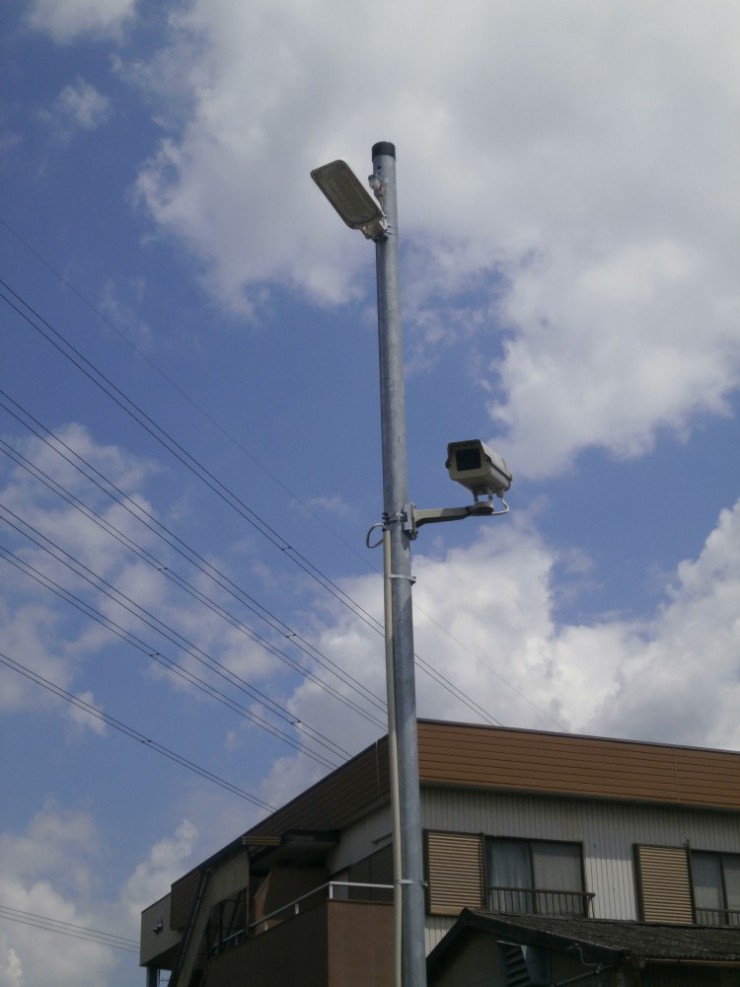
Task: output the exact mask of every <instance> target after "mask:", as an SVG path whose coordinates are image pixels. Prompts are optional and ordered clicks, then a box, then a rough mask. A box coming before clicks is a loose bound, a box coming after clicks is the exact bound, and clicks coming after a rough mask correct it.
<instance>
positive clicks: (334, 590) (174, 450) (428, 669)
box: [0, 220, 560, 726]
mask: <svg viewBox="0 0 740 987" xmlns="http://www.w3.org/2000/svg"><path fill="white" fill-rule="evenodd" d="M0 221H2V220H0ZM4 225H5V226H6V227H7V224H4ZM8 228H9V227H8ZM9 229H10V228H9ZM11 232H12V233H13V234H14V235H16V234H15V231H13V230H11ZM47 266H50V265H47ZM55 273H56V272H55ZM0 284H1V285H3V286H4V287H5V288H6V289H7V290H8V291H9V292H10V293H11V294H12V295H13V296H14V298H15V299H16V300H17V301H18V302H19V303H20V304H21V305H22V306H24V307H25V308H26V309H27V310H28V312H30V313H32V315H33V317H34V318H35V319H37V320H39V321H40V322H41V323H43V325H44V326H46V327H47V329H48V330H49V333H52V334H53V335H54V336H55V337H56V339H57V340H60V341H61V342H57V341H56V340H55V339H52V338H51V336H50V335H49V333H47V332H45V331H44V329H43V328H41V327H40V326H39V325H37V324H36V323H35V322H34V321H33V319H32V318H30V317H29V316H28V314H27V313H26V312H24V311H23V310H22V309H21V308H19V307H18V305H17V304H15V303H14V302H13V301H12V299H9V298H8V297H7V296H5V295H3V294H2V293H1V292H0V297H2V298H3V300H4V301H5V302H6V303H7V304H9V305H10V306H11V307H12V308H13V309H14V310H15V311H16V312H17V313H18V314H19V315H20V316H21V317H22V318H24V319H25V320H26V321H27V322H28V323H29V325H31V326H32V327H33V328H34V329H35V330H36V331H37V332H39V333H40V334H41V335H42V336H43V337H44V338H45V339H46V340H47V341H48V342H49V343H50V344H51V345H53V346H54V347H55V348H56V349H57V350H58V351H59V352H60V353H61V354H62V355H64V356H65V357H66V358H67V359H68V360H69V361H70V362H71V363H73V365H75V366H76V367H77V368H78V369H79V370H80V371H81V372H82V373H83V374H85V376H87V377H88V379H90V380H91V382H93V383H95V384H96V386H98V387H99V388H100V389H101V390H102V391H103V392H104V393H106V394H107V395H108V396H109V397H110V398H111V400H113V401H114V402H115V403H116V404H118V406H119V407H120V408H121V409H122V410H124V411H125V412H126V413H127V414H128V415H129V416H130V417H132V418H133V419H134V420H135V421H137V422H138V423H139V424H140V425H141V427H143V428H144V429H145V430H146V431H147V432H148V433H149V434H150V435H152V437H153V438H155V439H156V440H157V441H158V442H159V443H160V444H162V445H163V446H164V447H165V448H166V449H168V451H169V452H170V453H171V454H172V455H174V456H175V457H176V458H177V459H178V460H179V461H180V462H181V463H182V464H183V465H185V466H186V467H187V468H188V469H189V470H190V471H191V472H193V473H194V475H196V476H197V477H198V478H199V479H201V481H202V482H204V483H205V484H206V485H207V486H208V487H209V488H210V489H211V490H213V492H215V493H216V494H217V495H218V496H219V497H220V498H221V499H222V500H223V501H224V502H225V503H227V504H228V505H229V506H231V507H232V509H234V510H236V511H237V513H239V514H240V515H241V516H242V517H243V518H244V519H245V520H247V522H248V523H249V524H251V525H252V526H253V527H255V529H256V530H257V531H259V532H260V533H261V534H262V535H263V537H265V538H267V539H268V541H270V542H271V543H272V544H273V545H274V546H275V547H277V548H279V550H280V551H281V552H282V553H283V554H284V555H285V556H286V557H287V558H290V559H291V560H292V561H293V562H294V563H295V564H296V565H298V566H299V568H301V569H303V571H304V572H306V573H307V574H308V575H309V576H310V577H311V578H312V579H314V580H316V581H317V582H318V583H319V585H321V586H322V587H323V588H324V589H326V590H327V591H328V592H330V593H331V594H332V595H333V596H335V597H336V598H337V599H338V600H339V601H340V602H341V603H342V604H343V605H344V606H346V607H347V608H348V609H349V610H350V611H351V612H352V613H354V614H355V616H357V617H358V618H359V619H360V620H362V621H363V622H365V623H367V624H368V625H369V626H371V627H373V629H374V630H375V631H376V632H377V633H379V634H382V633H383V629H382V625H381V624H380V622H379V621H377V620H376V619H375V618H374V617H372V615H371V614H369V613H368V612H367V611H366V610H364V608H362V607H361V606H360V605H359V604H358V603H357V602H356V601H355V600H353V599H352V598H351V597H350V596H349V595H348V594H347V593H345V591H344V590H342V588H341V587H340V586H338V585H337V584H336V583H335V582H334V581H333V580H331V579H330V578H329V577H328V576H326V575H325V574H324V573H323V572H322V571H321V570H320V569H319V568H318V567H317V566H315V565H314V564H313V563H312V562H310V560H309V559H307V558H306V557H305V556H304V555H302V553H300V552H299V551H298V550H297V549H295V548H294V547H293V546H292V545H290V543H289V542H287V541H286V540H285V539H284V538H283V537H282V536H281V535H280V534H279V532H277V530H276V529H275V528H274V527H273V526H272V525H270V524H269V523H268V522H266V521H265V520H264V519H263V518H261V517H260V515H258V514H257V513H256V512H255V511H253V510H252V509H251V508H250V507H249V506H248V505H247V504H245V503H244V502H243V501H242V500H241V498H239V497H238V496H237V495H236V494H234V493H233V492H232V491H231V490H230V489H229V488H228V487H226V486H225V485H224V484H222V483H221V481H220V480H218V478H217V477H216V476H215V475H214V474H213V473H212V472H211V471H210V470H209V469H208V468H207V467H205V466H204V465H203V464H202V463H200V462H199V461H198V460H197V459H196V458H195V457H194V456H192V455H191V454H190V453H189V452H188V451H187V450H186V449H185V448H184V447H183V446H182V445H180V443H178V442H177V440H175V439H174V438H173V437H172V436H170V435H169V433H167V432H166V431H165V430H164V429H163V428H161V426H159V425H158V424H157V423H156V422H155V421H154V420H153V419H152V418H151V417H150V416H149V415H147V413H146V412H144V411H143V409H141V408H140V407H139V406H138V405H137V404H136V403H135V402H134V401H132V400H131V399H130V398H128V397H127V396H126V395H125V394H124V392H123V391H121V390H120V388H118V387H117V386H116V385H115V384H114V383H113V382H112V381H110V380H109V378H108V377H106V375H105V374H103V373H102V372H101V371H100V370H99V369H98V368H96V367H95V366H94V364H92V363H91V362H90V361H89V360H87V358H86V357H84V355H83V354H82V353H80V351H79V350H77V349H76V348H75V347H74V346H73V345H72V344H71V343H70V342H69V341H68V340H67V339H65V337H64V336H63V335H62V334H61V333H60V332H59V331H58V330H57V329H55V328H54V327H53V326H52V325H51V324H50V323H49V322H48V321H47V320H46V319H44V318H43V316H41V315H40V313H38V312H37V311H36V310H35V309H34V308H33V307H32V306H31V305H29V303H28V302H26V301H25V300H24V299H23V298H22V297H21V296H20V295H19V294H18V293H17V292H16V291H15V290H14V289H13V288H12V287H11V286H10V285H8V284H7V283H6V282H5V281H3V280H2V279H0ZM116 331H117V330H116ZM65 347H67V349H65ZM69 351H71V353H72V354H74V356H72V355H71V353H70V352H69ZM77 358H79V361H82V363H84V364H85V366H83V365H82V363H80V362H79V361H78V359H77ZM149 362H151V361H149ZM86 367H89V368H90V369H89V370H88V369H86ZM156 369H158V368H156ZM96 375H97V376H96ZM165 376H166V375H165ZM98 378H99V379H98ZM175 386H176V385H175ZM178 390H180V389H179V388H178ZM113 392H115V393H113ZM207 417H209V419H210V416H207ZM216 424H217V423H216ZM219 427H220V426H219ZM222 430H223V429H222ZM223 431H225V430H223ZM227 434H228V433H227ZM244 451H245V452H246V450H244ZM267 472H269V471H267ZM430 619H431V620H432V622H433V623H435V625H436V626H440V625H438V624H437V622H436V621H434V620H433V618H430ZM441 629H442V630H444V628H441ZM446 633H447V635H448V637H450V638H451V640H453V641H456V639H455V638H454V637H452V635H450V634H449V632H446ZM456 643H459V642H456ZM465 650H466V651H467V652H468V653H469V654H471V656H472V657H473V658H476V660H477V661H478V662H479V663H480V664H481V665H482V666H483V667H485V668H487V669H488V670H489V671H491V672H492V673H493V674H495V675H496V676H497V678H498V679H499V680H500V681H502V682H503V683H504V684H505V685H507V686H509V687H510V688H511V689H513V690H514V691H515V692H516V693H517V694H518V695H520V697H521V698H523V699H524V700H525V701H526V702H528V703H530V704H531V705H532V706H533V708H535V709H537V711H538V712H539V713H541V714H542V715H543V716H546V717H547V718H549V719H550V720H552V721H553V722H557V721H555V720H554V718H553V717H552V716H551V715H550V714H549V713H547V712H546V711H545V710H542V709H541V708H540V707H538V706H537V705H536V704H535V703H533V702H532V701H531V700H530V699H529V697H527V696H526V695H525V694H524V693H522V692H520V691H519V690H518V689H516V687H514V686H513V685H511V683H509V682H508V681H507V680H506V679H505V678H504V677H503V676H501V675H500V674H499V673H497V672H495V671H494V670H493V669H491V668H490V666H489V665H487V664H486V663H485V662H483V661H482V660H481V659H479V658H477V657H476V656H475V655H473V654H472V652H470V650H469V649H467V648H465ZM416 659H417V663H418V664H419V667H420V668H421V669H422V670H423V671H424V672H425V673H426V674H428V675H429V676H430V677H431V678H432V679H433V680H434V681H436V682H437V684H439V685H440V686H442V687H443V688H444V689H446V690H447V691H449V692H450V693H451V694H452V695H454V696H455V698H457V699H458V700H459V701H461V702H463V703H464V704H465V705H467V706H468V707H469V708H470V709H471V710H473V711H474V712H476V713H477V714H478V715H479V716H481V717H482V718H483V719H484V720H486V721H488V722H494V723H498V722H499V721H498V720H497V719H496V718H495V717H493V716H492V715H491V714H490V713H489V712H488V711H487V710H485V709H484V708H483V707H480V706H479V704H478V703H477V702H475V700H473V699H471V697H469V696H467V695H466V694H465V693H464V692H463V691H462V690H461V689H459V688H458V687H457V686H455V685H454V683H452V682H451V680H450V679H448V678H447V676H445V675H444V674H443V673H442V672H440V671H439V670H438V669H436V668H434V666H432V665H431V664H430V663H428V662H427V661H426V660H425V659H423V658H421V657H420V656H419V655H416ZM558 726H560V724H558Z"/></svg>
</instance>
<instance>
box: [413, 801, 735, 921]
mask: <svg viewBox="0 0 740 987" xmlns="http://www.w3.org/2000/svg"><path fill="white" fill-rule="evenodd" d="M422 815H423V820H424V826H425V827H426V828H428V829H439V830H450V831H459V832H470V833H484V834H485V835H486V836H514V837H523V838H525V839H544V840H568V841H571V840H572V841H575V842H578V843H582V844H583V857H584V869H585V872H586V889H587V890H588V891H591V892H594V893H595V895H596V897H595V899H594V902H593V911H592V914H593V917H594V918H611V919H636V918H637V894H636V888H635V882H634V873H633V846H634V844H635V843H648V844H650V843H654V844H658V845H661V844H665V845H667V846H682V845H684V844H686V843H689V844H690V845H691V846H692V847H693V848H694V849H696V850H724V851H727V852H731V853H740V817H738V815H737V813H731V812H713V811H709V810H703V809H688V808H687V809H684V808H676V807H673V806H665V805H636V804H634V803H622V802H607V801H597V800H586V799H569V798H556V797H551V796H533V795H504V794H490V793H477V792H470V791H467V792H461V791H456V790H452V789H447V790H443V789H437V790H425V791H424V793H423V810H422Z"/></svg>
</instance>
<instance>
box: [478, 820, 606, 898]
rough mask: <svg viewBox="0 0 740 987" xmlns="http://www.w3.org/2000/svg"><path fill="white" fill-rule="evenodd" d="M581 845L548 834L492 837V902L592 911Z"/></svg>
mask: <svg viewBox="0 0 740 987" xmlns="http://www.w3.org/2000/svg"><path fill="white" fill-rule="evenodd" d="M592 897H593V895H589V894H587V893H586V892H585V891H584V887H583V864H582V853H581V846H580V844H578V843H555V842H551V841H549V840H548V841H546V840H508V839H498V838H490V839H487V840H486V904H487V907H488V908H489V909H490V910H491V911H494V912H528V913H536V914H540V915H586V914H587V913H588V902H589V900H590V898H592Z"/></svg>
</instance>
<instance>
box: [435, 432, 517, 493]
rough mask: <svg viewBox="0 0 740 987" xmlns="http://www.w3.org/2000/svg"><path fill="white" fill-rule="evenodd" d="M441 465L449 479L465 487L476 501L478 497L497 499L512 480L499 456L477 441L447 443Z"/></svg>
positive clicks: (507, 468)
mask: <svg viewBox="0 0 740 987" xmlns="http://www.w3.org/2000/svg"><path fill="white" fill-rule="evenodd" d="M445 466H446V467H447V470H448V472H449V474H450V479H451V480H455V481H456V482H457V483H461V484H462V485H463V486H464V487H467V489H468V490H470V492H471V493H472V494H473V496H474V497H475V499H476V500H478V498H479V497H480V496H482V495H483V496H486V497H488V498H491V497H493V496H494V495H495V496H496V497H499V498H500V497H501V495H502V494H505V493H506V491H507V490H508V489H509V487H510V486H511V482H512V479H513V477H512V475H511V471H510V470H509V467H508V466H507V465H506V460H505V459H504V458H503V456H499V454H498V453H497V452H494V451H493V450H492V449H489V448H488V446H487V445H485V444H484V443H483V442H481V440H480V439H467V440H466V441H464V442H450V443H449V445H448V446H447V462H446V463H445Z"/></svg>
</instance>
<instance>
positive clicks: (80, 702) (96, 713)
mask: <svg viewBox="0 0 740 987" xmlns="http://www.w3.org/2000/svg"><path fill="white" fill-rule="evenodd" d="M0 662H1V663H2V664H3V665H7V667H8V668H11V669H13V671H15V672H18V674H19V675H23V676H24V677H25V678H27V679H30V680H31V681H32V682H35V683H36V684H37V685H40V686H41V687H42V688H43V689H46V690H47V692H51V693H52V694H53V695H55V696H58V697H59V698H60V699H63V700H65V702H68V703H71V705H72V706H76V707H77V708H78V709H81V710H82V711H83V712H84V713H87V714H88V716H92V717H94V718H95V719H97V720H100V721H101V722H102V723H105V724H106V725H107V726H110V727H112V728H113V729H114V730H118V731H119V733H122V734H124V735H125V736H127V737H128V738H129V739H130V740H135V741H137V742H138V743H140V744H143V745H144V746H145V747H146V748H147V749H148V750H151V751H154V752H155V753H156V754H161V755H162V756H163V757H166V758H168V760H170V761H173V762H174V763H175V764H179V765H180V766H181V767H183V768H186V769H187V770H188V771H192V772H193V773H194V774H197V775H200V776H201V778H205V779H206V781H210V782H212V783H213V784H214V785H218V786H219V787H220V788H223V789H225V790H226V791H227V792H231V794H232V795H236V796H238V797H239V798H241V799H244V800H245V801H247V802H251V803H252V804H253V805H256V806H258V807H259V808H260V809H265V810H266V811H267V812H275V811H276V810H275V806H273V805H270V804H269V803H268V802H264V801H263V800H262V799H261V798H258V797H257V796H256V795H252V794H250V793H249V792H247V791H245V790H244V789H243V788H239V786H238V785H234V784H232V782H230V781H226V780H225V779H224V778H220V777H219V776H218V775H216V774H214V773H213V772H212V771H209V770H208V768H204V767H202V766H201V765H199V764H196V762H195V761H191V760H190V759H189V758H187V757H184V756H183V755H182V754H178V753H177V752H176V751H173V750H171V749H170V748H169V747H165V746H164V745H163V744H160V743H159V742H158V741H156V740H153V739H152V738H151V737H147V736H146V735H145V734H143V733H140V732H139V731H138V730H135V729H134V728H133V727H130V726H128V725H127V724H125V723H123V721H121V720H117V719H116V718H115V717H113V716H110V715H109V714H108V713H104V712H103V711H102V710H100V709H97V707H95V706H93V705H92V704H91V703H88V702H86V701H85V700H84V699H82V698H81V697H80V696H75V695H73V694H72V693H71V692H67V690H66V689H63V688H62V687H61V686H60V685H57V684H56V683H54V682H51V681H49V679H47V678H44V676H43V675H39V674H38V673H37V672H34V671H32V670H31V669H30V668H28V666H27V665H23V664H22V663H21V662H17V661H15V659H13V658H11V657H10V656H9V655H6V654H5V652H3V651H0Z"/></svg>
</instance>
